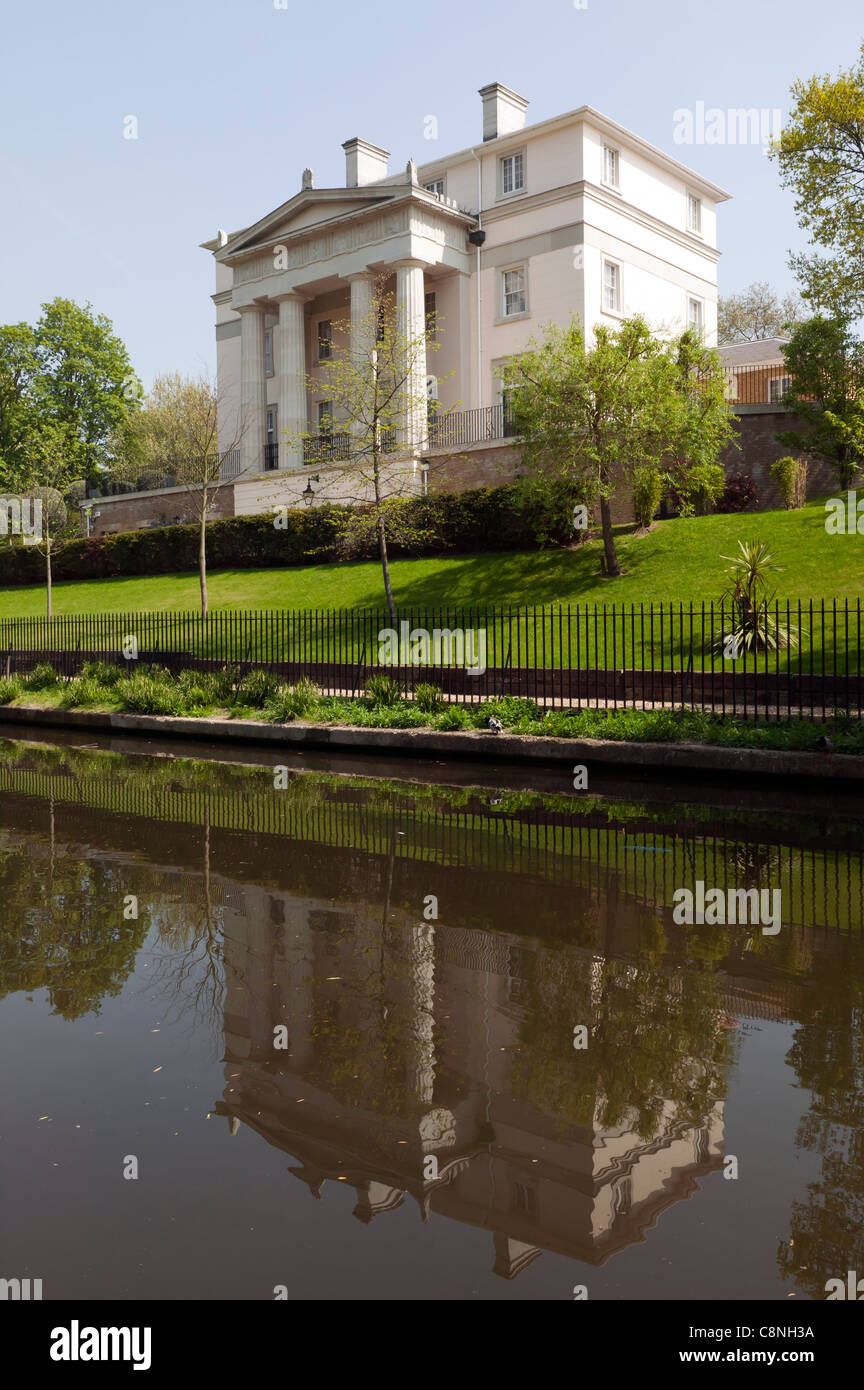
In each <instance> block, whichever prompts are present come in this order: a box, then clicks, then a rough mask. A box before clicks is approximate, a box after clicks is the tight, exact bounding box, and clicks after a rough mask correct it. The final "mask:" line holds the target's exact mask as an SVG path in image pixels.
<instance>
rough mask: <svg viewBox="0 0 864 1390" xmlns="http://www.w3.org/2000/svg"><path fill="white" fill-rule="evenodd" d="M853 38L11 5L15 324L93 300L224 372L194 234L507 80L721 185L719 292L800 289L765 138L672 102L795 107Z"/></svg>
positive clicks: (653, 21) (628, 12)
mask: <svg viewBox="0 0 864 1390" xmlns="http://www.w3.org/2000/svg"><path fill="white" fill-rule="evenodd" d="M582 2H583V0H578V3H582ZM862 38H864V9H862V5H861V0H820V3H819V4H818V5H814V4H812V3H811V2H810V0H783V3H782V4H781V3H778V0H724V3H722V4H715V3H711V2H710V0H587V8H586V9H578V8H577V7H576V4H574V0H522V3H515V0H474V2H473V3H471V4H466V3H465V0H435V3H434V4H433V3H417V0H414V2H413V3H412V2H411V0H363V3H357V2H356V0H355V2H354V3H347V2H346V0H330V3H328V4H310V3H309V0H287V8H286V9H276V8H275V6H274V0H173V3H172V0H144V3H142V2H141V0H138V3H135V4H132V3H129V0H75V3H69V0H66V2H65V3H61V2H60V0H40V3H38V4H36V3H25V0H14V7H13V5H11V4H10V6H9V7H7V8H6V10H5V13H4V19H3V85H2V91H0V112H2V115H0V188H2V199H3V210H2V217H0V260H2V286H3V291H2V308H0V315H2V321H4V322H7V323H9V322H17V321H18V320H20V319H26V320H28V321H31V322H32V321H34V320H35V319H36V318H37V317H38V312H39V304H40V303H41V302H42V301H44V300H47V299H50V298H53V297H54V296H55V295H64V296H67V297H69V298H72V299H75V300H78V301H80V302H84V301H87V300H89V301H90V302H91V303H92V304H93V306H94V308H95V309H97V310H99V311H100V312H102V313H105V314H107V315H108V316H109V318H111V319H112V320H113V322H114V324H115V327H116V329H117V331H118V333H119V334H120V335H121V337H122V338H123V339H124V341H125V342H126V344H127V346H128V348H129V351H130V354H131V357H132V361H133V365H134V366H135V369H136V370H137V371H138V372H139V374H140V375H141V376H142V378H143V379H144V381H145V384H147V385H149V383H150V381H151V380H152V377H153V375H154V374H155V373H156V372H158V371H160V370H169V369H178V370H180V371H184V372H197V371H199V370H200V369H201V368H202V367H203V366H205V365H207V366H209V367H210V368H212V366H213V364H214V362H215V349H214V339H213V327H212V325H213V306H212V304H211V301H210V298H209V296H210V294H211V292H212V289H213V266H212V261H211V259H210V257H209V256H208V254H207V253H206V252H204V251H201V250H199V249H198V244H199V242H201V241H204V240H205V239H206V238H208V237H211V236H213V235H214V234H215V232H216V229H217V227H225V228H227V229H228V230H233V229H236V228H237V227H240V226H244V225H246V224H247V223H249V222H252V221H255V220H256V219H257V218H259V217H261V216H262V215H263V214H264V213H265V212H268V211H269V210H270V209H271V208H273V207H276V206H278V204H279V203H280V202H283V201H284V200H285V199H286V198H288V197H290V196H292V195H293V194H294V193H295V192H297V191H298V189H299V187H300V175H301V171H302V169H303V168H304V166H305V165H307V164H309V165H311V166H312V168H313V169H314V171H315V179H316V183H317V185H318V186H319V187H325V186H334V185H338V184H342V183H344V157H343V153H342V149H341V145H342V142H343V141H344V140H346V139H348V138H349V137H350V136H353V135H361V136H363V137H365V138H366V139H369V140H373V141H375V142H376V143H378V144H381V145H384V146H385V147H386V148H387V149H389V150H391V151H392V155H393V158H392V160H391V165H390V167H391V171H395V170H397V169H399V168H402V167H404V165H405V162H406V161H407V159H408V157H409V156H411V155H413V157H414V158H415V159H416V160H417V162H418V163H422V162H423V161H424V160H426V159H431V158H434V157H435V156H436V155H437V154H445V153H447V152H448V151H451V150H457V149H461V148H463V147H464V146H466V145H468V144H471V143H474V142H475V141H477V140H479V138H480V133H481V131H480V98H479V97H478V95H477V89H478V87H481V86H483V85H485V84H486V83H487V82H492V81H500V82H504V83H506V84H507V85H508V86H510V87H513V88H515V90H516V91H518V92H520V93H521V94H522V95H524V96H526V97H528V98H529V99H530V101H531V105H530V106H529V108H528V119H529V121H531V122H536V121H540V120H544V119H546V118H547V117H550V116H555V115H557V114H559V113H560V112H562V111H567V110H571V109H572V108H574V107H576V106H580V105H582V104H583V103H588V104H590V105H592V106H595V107H597V108H598V109H599V110H601V111H603V112H604V113H605V114H607V115H608V116H610V117H612V119H614V120H617V121H619V122H620V123H621V124H622V125H625V126H628V127H629V128H630V129H632V130H634V131H636V132H637V133H638V134H639V135H641V136H643V137H644V138H645V139H647V140H650V141H651V142H652V143H653V144H655V145H658V146H659V147H660V148H661V149H664V150H667V151H668V152H669V153H671V154H674V155H676V156H677V157H678V158H680V159H682V160H683V161H684V162H685V163H687V164H690V165H692V166H693V167H694V168H695V169H697V170H699V171H700V172H701V173H703V174H705V175H706V176H707V177H708V178H710V179H713V180H714V181H715V182H717V183H719V184H720V185H722V186H723V187H725V188H726V189H728V190H729V192H730V193H732V194H733V195H734V201H733V202H731V203H727V204H725V205H724V206H723V207H722V208H721V220H720V247H721V249H722V251H723V253H724V254H723V259H722V261H721V266H720V276H721V281H720V283H721V292H729V291H731V290H734V289H740V288H742V287H743V286H744V285H745V284H748V283H749V282H750V281H752V280H756V279H766V280H770V281H772V282H774V283H775V284H776V285H777V286H778V288H788V287H790V286H791V284H792V280H791V277H790V275H789V272H788V270H787V268H786V253H787V250H788V248H789V247H792V246H798V245H800V244H801V238H800V234H799V233H798V230H797V228H796V225H795V222H794V218H793V216H792V202H791V198H790V196H789V195H788V194H785V193H783V192H781V191H780V190H779V188H778V185H777V173H776V166H775V165H774V164H773V163H771V162H770V161H768V160H767V159H766V158H765V157H764V155H763V154H762V152H761V149H760V148H759V147H758V146H757V147H748V146H745V147H739V146H731V145H707V144H705V145H701V146H699V145H695V146H692V147H686V146H678V145H676V144H675V142H674V140H673V129H674V125H673V112H674V111H675V109H676V108H680V107H683V108H694V109H695V107H696V104H697V103H698V102H700V101H701V102H704V103H705V105H706V107H720V108H722V109H724V110H725V109H727V108H729V107H741V106H743V107H758V108H767V109H769V110H770V109H773V108H775V107H781V108H782V109H783V110H784V111H785V110H786V109H787V106H788V91H789V86H790V84H791V83H792V81H793V80H794V79H795V78H797V77H806V76H807V75H809V74H811V73H813V72H834V71H836V70H837V69H838V68H840V67H851V66H852V65H853V64H854V63H855V61H856V60H857V55H858V51H859V47H860V44H861V41H862ZM130 115H133V116H135V117H137V120H138V123H139V136H138V139H137V140H126V139H124V138H123V122H124V118H125V117H127V116H130ZM428 115H435V116H436V117H437V119H438V132H439V139H438V142H437V143H431V142H429V141H426V140H424V135H423V130H424V118H425V117H426V116H428Z"/></svg>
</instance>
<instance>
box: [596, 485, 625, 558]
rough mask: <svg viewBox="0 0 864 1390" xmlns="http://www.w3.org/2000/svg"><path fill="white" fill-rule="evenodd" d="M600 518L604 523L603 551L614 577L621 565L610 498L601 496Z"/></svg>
mask: <svg viewBox="0 0 864 1390" xmlns="http://www.w3.org/2000/svg"><path fill="white" fill-rule="evenodd" d="M600 520H601V522H602V524H603V553H604V555H605V557H606V573H607V574H608V575H610V576H611V577H612V578H617V577H618V575H620V573H621V566H620V565H619V563H618V553H617V551H616V549H615V537H614V536H613V535H612V508H611V507H610V506H609V498H608V497H601V498H600Z"/></svg>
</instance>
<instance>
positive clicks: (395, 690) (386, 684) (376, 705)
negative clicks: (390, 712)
mask: <svg viewBox="0 0 864 1390" xmlns="http://www.w3.org/2000/svg"><path fill="white" fill-rule="evenodd" d="M401 700H402V691H401V690H400V688H399V686H398V684H397V683H396V681H394V679H393V677H392V676H384V675H374V676H370V677H369V679H368V680H367V682H366V701H367V704H368V705H369V708H370V709H392V707H393V706H394V705H398V704H400V703H401Z"/></svg>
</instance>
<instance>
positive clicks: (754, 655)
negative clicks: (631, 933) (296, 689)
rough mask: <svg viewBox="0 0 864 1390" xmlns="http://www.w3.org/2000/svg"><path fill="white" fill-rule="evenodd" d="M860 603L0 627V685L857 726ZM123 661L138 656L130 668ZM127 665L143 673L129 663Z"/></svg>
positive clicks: (235, 613)
mask: <svg viewBox="0 0 864 1390" xmlns="http://www.w3.org/2000/svg"><path fill="white" fill-rule="evenodd" d="M862 650H864V648H862V604H861V600H855V601H849V600H836V599H835V600H830V601H827V600H820V601H813V600H811V601H801V600H797V601H793V600H787V601H785V602H780V601H778V602H775V603H773V604H771V605H770V606H769V607H767V608H765V609H762V610H760V611H759V613H758V614H757V615H756V617H755V618H754V617H752V615H751V617H750V618H749V619H748V620H747V621H746V626H742V620H741V614H740V611H739V610H737V609H733V608H732V607H731V605H730V604H729V603H699V604H694V603H690V604H684V603H677V604H676V603H641V604H629V605H608V606H607V605H603V606H594V605H588V604H558V605H554V606H551V607H525V606H522V607H517V606H501V605H499V606H495V607H485V606H471V607H466V608H458V609H457V608H440V607H435V608H410V609H409V608H406V609H404V610H401V611H400V612H399V614H398V617H397V621H396V624H395V626H394V624H393V623H392V622H391V619H390V616H389V614H388V613H387V612H386V611H384V610H380V609H370V608H366V609H347V610H346V609H281V610H277V609H264V610H256V611H245V610H233V609H230V610H229V609H216V610H214V611H213V612H211V613H210V614H209V616H207V617H206V618H205V617H203V616H202V614H201V613H200V612H165V613H136V612H132V613H100V614H87V615H80V614H74V615H72V614H70V615H60V616H57V617H54V618H52V619H47V618H42V617H39V618H36V617H31V618H5V619H2V620H0V675H2V674H4V673H9V674H12V673H13V672H18V673H21V672H27V671H29V670H32V669H33V667H34V666H36V665H38V664H39V663H40V662H42V661H47V662H50V663H52V664H53V665H54V666H55V667H57V669H60V670H62V671H63V673H64V674H66V675H70V674H72V673H74V672H75V671H77V670H79V669H80V667H81V666H82V665H83V664H84V662H86V661H92V660H97V659H98V660H103V661H113V662H119V663H121V664H130V665H131V664H132V661H133V660H134V662H135V663H136V664H137V665H139V666H140V665H141V664H155V665H160V666H165V667H168V668H169V669H171V670H180V669H183V668H185V667H188V668H199V669H215V668H218V667H221V666H224V665H238V666H241V667H245V666H250V667H251V666H260V667H266V668H269V669H272V670H273V671H275V672H276V673H277V674H278V675H280V676H281V677H283V678H284V679H285V681H286V682H288V683H291V682H294V681H296V680H298V679H300V678H301V677H304V676H305V677H308V678H309V679H311V680H312V681H314V682H315V684H316V685H317V686H318V687H319V688H320V689H321V690H323V691H324V692H325V693H341V694H348V695H351V694H356V693H359V692H361V691H362V690H363V689H364V687H365V685H366V682H367V681H368V679H369V677H370V676H371V675H373V674H379V675H380V674H389V675H390V676H391V678H392V680H393V682H394V683H395V684H396V685H398V687H399V688H400V689H401V690H402V691H403V692H405V693H406V694H409V695H410V694H411V693H413V692H414V691H415V690H416V687H417V686H418V685H419V684H420V683H421V682H428V683H432V684H435V685H437V686H439V687H440V689H441V690H442V691H443V692H444V694H445V695H446V696H447V697H448V698H449V699H452V700H455V701H461V702H466V703H476V702H479V701H482V700H487V699H489V698H492V697H495V696H503V695H513V696H519V697H523V698H525V699H528V700H532V701H534V702H535V703H536V704H538V705H539V706H541V707H542V708H544V709H547V710H548V709H580V708H586V707H597V708H610V709H639V708H652V707H661V706H665V707H679V706H689V707H692V708H695V709H701V710H705V711H708V712H712V713H728V714H732V713H735V714H739V715H742V716H743V717H745V718H752V717H759V718H762V719H768V720H789V719H793V718H816V719H825V718H827V717H829V716H830V715H832V714H834V713H835V712H838V711H839V712H843V713H845V714H847V715H848V716H849V717H850V718H852V719H855V720H859V719H860V718H861V707H862V692H864V671H862ZM124 653H126V656H124ZM130 654H131V659H130Z"/></svg>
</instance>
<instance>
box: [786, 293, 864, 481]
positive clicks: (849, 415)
mask: <svg viewBox="0 0 864 1390" xmlns="http://www.w3.org/2000/svg"><path fill="white" fill-rule="evenodd" d="M783 358H784V361H785V362H786V366H787V368H788V371H789V378H790V384H789V389H788V391H787V392H786V394H785V395H784V397H783V403H784V405H785V406H786V407H787V409H788V410H790V411H791V412H792V413H794V414H795V415H797V416H798V417H799V419H800V420H802V421H803V423H804V428H803V429H795V430H782V431H780V432H779V433H778V434H776V435H775V438H776V439H777V440H779V442H780V443H781V444H785V445H786V446H787V447H790V448H793V449H799V450H801V451H802V452H803V453H806V454H811V455H815V456H816V457H820V458H825V459H828V460H830V461H831V463H833V465H834V467H835V468H836V470H837V478H838V481H839V484H840V486H841V487H842V488H848V487H851V485H852V481H853V479H854V478H855V475H856V473H857V472H858V470H859V468H860V467H861V464H862V462H864V343H862V342H861V341H860V340H859V339H857V338H856V337H855V335H854V334H853V333H852V331H851V329H850V327H849V324H848V322H847V321H846V320H844V319H837V318H823V317H822V316H821V315H816V316H814V317H813V318H812V319H809V320H808V321H807V323H804V324H802V325H801V326H800V328H797V329H796V330H795V332H794V334H793V335H792V338H791V340H790V341H789V342H788V343H787V344H786V346H785V347H784V348H783Z"/></svg>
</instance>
